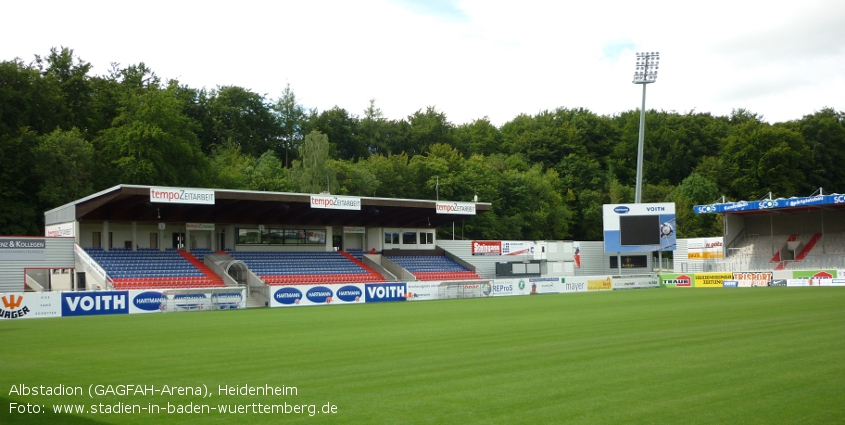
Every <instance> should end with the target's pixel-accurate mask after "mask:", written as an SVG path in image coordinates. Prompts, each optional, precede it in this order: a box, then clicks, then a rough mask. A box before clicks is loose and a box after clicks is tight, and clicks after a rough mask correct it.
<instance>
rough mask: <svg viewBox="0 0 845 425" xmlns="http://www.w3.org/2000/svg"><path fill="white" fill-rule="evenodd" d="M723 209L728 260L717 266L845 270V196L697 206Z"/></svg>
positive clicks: (699, 210) (701, 211)
mask: <svg viewBox="0 0 845 425" xmlns="http://www.w3.org/2000/svg"><path fill="white" fill-rule="evenodd" d="M695 213H696V214H712V213H716V214H723V215H724V218H725V221H724V222H725V234H724V241H725V244H724V246H725V250H724V259H723V260H720V261H715V262H714V263H713V264H712V267H711V269H712V270H714V271H730V270H734V271H736V270H748V271H755V270H769V271H779V270H799V269H800V270H809V269H817V270H818V269H821V270H824V269H845V255H843V254H845V195H839V194H833V195H823V194H821V190H820V191H819V195H816V196H811V197H804V198H801V197H795V198H788V199H763V200H760V201H739V202H731V203H720V204H712V205H699V206H696V207H695Z"/></svg>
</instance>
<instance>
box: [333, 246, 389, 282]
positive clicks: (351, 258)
mask: <svg viewBox="0 0 845 425" xmlns="http://www.w3.org/2000/svg"><path fill="white" fill-rule="evenodd" d="M340 255H342V256H344V257H346V258H348V259H349V261H351V262H353V263H355V264H357V265H358V266H359V267H361V268H362V269H364V270H366V271H367V273H369V274H370V276H372V278H373V281H374V282H384V276H382V275H381V274H379V272H377V271H375V270H373V269H372V268H371V267H370V266H368V265H366V264H364V263H363V262H362V261H361V260H359V259H357V258H355V256H354V255H352V254H350V253H348V252H346V251H340Z"/></svg>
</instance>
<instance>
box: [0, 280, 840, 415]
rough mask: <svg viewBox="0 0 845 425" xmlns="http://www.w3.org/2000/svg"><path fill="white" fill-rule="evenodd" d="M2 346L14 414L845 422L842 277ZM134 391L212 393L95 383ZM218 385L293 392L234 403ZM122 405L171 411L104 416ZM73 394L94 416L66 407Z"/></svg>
mask: <svg viewBox="0 0 845 425" xmlns="http://www.w3.org/2000/svg"><path fill="white" fill-rule="evenodd" d="M0 339H1V340H2V341H3V344H2V348H0V351H1V352H2V357H0V359H2V360H0V361H1V362H2V363H0V398H2V400H0V401H1V402H2V404H0V408H2V412H0V424H19V423H20V424H29V423H50V424H58V423H69V424H97V423H108V424H130V423H143V424H152V423H156V424H158V423H164V424H167V423H202V424H209V423H227V424H228V423H235V424H252V423H326V422H331V423H350V424H373V423H376V424H383V423H396V424H406V423H418V424H474V423H479V424H490V423H493V424H519V423H524V424H538V423H544V424H545V423H589V424H600V423H606V424H622V423H625V424H630V423H657V424H664V423H684V424H689V423H720V424H749V423H760V424H773V423H801V424H806V423H823V424H829V423H841V422H843V421H845V288H817V287H816V288H748V289H692V290H683V289H676V290H672V289H655V290H635V291H614V292H602V293H580V294H562V295H543V296H523V297H502V298H487V299H470V300H446V301H430V302H405V303H383V304H366V305H358V306H328V307H303V308H277V309H256V310H245V311H219V312H201V313H200V312H198V313H181V314H175V313H174V314H151V315H132V316H107V317H80V318H64V319H34V320H18V321H11V320H7V321H3V322H0ZM21 384H24V385H26V386H28V387H36V386H39V385H45V386H51V387H55V386H57V385H64V386H69V387H75V386H79V387H83V390H84V392H85V395H84V396H75V397H74V396H41V395H38V396H32V395H30V396H26V395H21V394H10V391H11V389H12V386H13V385H17V386H18V388H19V389H18V391H20V385H21ZM127 384H132V385H139V386H144V385H153V386H155V388H156V389H158V390H160V389H162V388H170V389H171V390H175V389H178V387H196V386H205V387H208V389H209V391H210V393H211V394H212V396H211V397H209V398H202V397H201V396H179V395H176V394H174V395H168V394H163V395H162V394H155V395H154V394H150V395H140V394H138V395H126V396H116V395H107V396H102V397H96V398H89V396H88V394H87V392H88V388H89V386H96V385H103V386H107V385H112V386H117V385H127ZM220 385H224V386H234V387H239V386H244V385H250V386H254V387H258V386H260V387H262V388H263V387H264V386H265V385H270V386H276V387H296V389H297V394H296V395H287V396H268V395H264V396H262V395H253V396H237V395H234V396H226V395H220V394H218V388H219V386H220ZM166 386H167V387H166ZM106 388H107V387H106ZM12 403H19V404H22V405H24V406H25V405H26V403H30V404H33V405H39V406H43V408H42V410H43V411H45V412H46V413H39V414H35V413H32V414H24V413H10V408H13V410H15V409H17V408H19V406H18V405H14V404H12ZM118 403H121V404H122V405H123V406H128V405H132V404H136V405H139V406H141V407H149V405H150V404H157V405H160V406H162V411H161V413H146V412H140V413H125V414H93V413H90V410H91V406H92V405H95V406H96V407H97V408H98V410H102V409H109V408H111V407H112V406H115V405H118ZM167 403H170V404H171V405H172V406H185V405H187V404H188V403H193V405H194V406H198V405H201V404H207V405H209V406H211V407H217V406H219V405H227V406H232V407H235V405H253V403H254V404H255V405H253V407H252V409H257V408H261V407H260V406H257V404H258V403H261V404H262V405H270V404H279V405H282V406H284V403H287V404H288V405H291V406H292V405H303V404H305V405H308V404H314V405H316V406H317V410H318V411H319V410H321V409H322V407H323V406H325V405H326V404H327V403H328V404H329V405H334V406H337V407H336V413H333V414H332V413H316V414H315V415H314V416H310V415H309V413H308V412H307V410H306V411H305V413H300V414H296V413H291V414H284V413H269V414H265V413H254V412H252V411H249V412H248V413H240V414H229V413H225V414H224V413H220V412H219V411H213V412H211V413H198V414H177V413H173V414H168V413H165V410H164V408H166V407H167ZM60 404H61V405H71V404H83V405H84V406H83V407H84V408H85V409H87V411H88V413H83V414H66V413H65V414H55V413H53V406H54V405H60ZM101 404H102V405H101ZM283 408H284V407H283Z"/></svg>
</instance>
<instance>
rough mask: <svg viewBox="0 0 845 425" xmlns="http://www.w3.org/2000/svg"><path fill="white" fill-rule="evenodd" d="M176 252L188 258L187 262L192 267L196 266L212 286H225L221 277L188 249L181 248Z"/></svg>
mask: <svg viewBox="0 0 845 425" xmlns="http://www.w3.org/2000/svg"><path fill="white" fill-rule="evenodd" d="M178 252H179V255H181V256H182V258H184V259H185V260H188V262H189V263H191V264H193V265H194V267H196V268H197V270H199V271H201V272H202V273H203V274H204V275H205V277H206V278H207V279H208V281H209V282H210V283H211V284H213V285H214V286H226V284H224V283H223V278H221V277H220V276H218V275H217V273H214V271H213V270H211V269H210V268H208V266H206V265H205V264H203V263H202V262H201V261H200V260H199V259H198V258H197V257H195V256H194V255H193V254H191V253H190V252H188V251H184V250H181V249H180V250H179V251H178Z"/></svg>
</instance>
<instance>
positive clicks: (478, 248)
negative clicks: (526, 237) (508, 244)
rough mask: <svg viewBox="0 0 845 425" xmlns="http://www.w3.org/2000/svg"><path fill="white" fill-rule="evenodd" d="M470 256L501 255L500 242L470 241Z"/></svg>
mask: <svg viewBox="0 0 845 425" xmlns="http://www.w3.org/2000/svg"><path fill="white" fill-rule="evenodd" d="M472 255H502V241H472Z"/></svg>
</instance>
